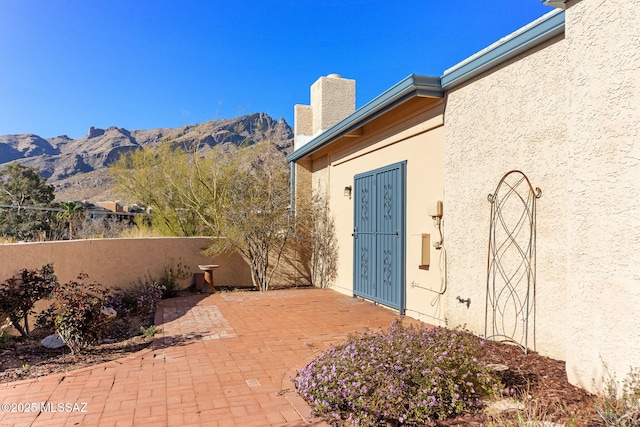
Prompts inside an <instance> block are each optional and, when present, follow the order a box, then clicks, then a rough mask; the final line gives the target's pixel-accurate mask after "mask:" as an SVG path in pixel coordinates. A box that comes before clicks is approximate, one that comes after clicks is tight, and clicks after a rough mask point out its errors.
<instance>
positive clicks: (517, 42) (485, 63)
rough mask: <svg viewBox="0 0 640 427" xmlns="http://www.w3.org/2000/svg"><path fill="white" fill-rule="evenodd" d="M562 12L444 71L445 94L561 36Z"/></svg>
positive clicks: (548, 16)
mask: <svg viewBox="0 0 640 427" xmlns="http://www.w3.org/2000/svg"><path fill="white" fill-rule="evenodd" d="M564 15H565V14H564V10H562V9H555V10H553V11H551V12H549V13H547V14H546V15H544V16H542V17H540V18H539V19H537V20H535V21H533V22H532V23H530V24H529V25H526V26H525V27H523V28H521V29H520V30H518V31H516V32H514V33H513V34H511V35H509V36H507V37H505V38H503V39H501V40H499V41H497V42H496V43H494V44H492V45H491V46H489V47H487V48H485V49H483V50H481V51H480V52H478V53H476V54H475V55H473V56H471V57H469V58H467V59H466V60H464V61H462V62H461V63H459V64H458V65H455V66H453V67H451V68H449V69H448V70H446V71H445V72H444V74H443V76H442V78H441V81H442V88H443V89H444V90H448V89H452V88H453V87H455V86H458V85H460V84H462V83H464V82H466V81H467V80H469V79H471V78H473V77H475V76H477V75H478V74H480V73H483V72H484V71H486V70H488V69H490V68H493V67H495V66H496V65H498V64H500V63H503V62H505V61H508V60H509V59H511V58H514V57H515V56H517V55H519V54H520V53H522V52H525V51H527V50H529V49H532V48H533V47H535V46H538V45H540V44H542V43H544V42H546V41H547V40H550V39H552V38H553V37H555V36H557V35H559V34H562V33H563V32H564Z"/></svg>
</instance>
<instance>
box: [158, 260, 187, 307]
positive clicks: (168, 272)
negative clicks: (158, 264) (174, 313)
mask: <svg viewBox="0 0 640 427" xmlns="http://www.w3.org/2000/svg"><path fill="white" fill-rule="evenodd" d="M187 277H189V273H188V272H187V271H186V270H185V267H184V265H183V264H182V263H181V262H179V263H178V265H177V266H176V267H175V268H174V267H173V265H172V266H170V267H165V269H164V272H163V273H162V279H160V285H161V286H162V287H163V288H164V290H163V292H162V299H165V298H174V297H177V296H178V293H179V292H180V284H179V283H178V280H181V279H186V278H187Z"/></svg>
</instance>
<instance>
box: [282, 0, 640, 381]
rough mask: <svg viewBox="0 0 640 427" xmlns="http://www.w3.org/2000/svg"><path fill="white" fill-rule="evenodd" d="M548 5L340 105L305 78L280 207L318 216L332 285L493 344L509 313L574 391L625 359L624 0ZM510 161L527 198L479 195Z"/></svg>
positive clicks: (629, 297)
mask: <svg viewBox="0 0 640 427" xmlns="http://www.w3.org/2000/svg"><path fill="white" fill-rule="evenodd" d="M551 3H553V5H554V6H557V7H558V8H556V9H553V10H552V11H551V12H550V13H548V14H546V15H545V16H543V17H541V18H540V19H538V20H536V21H534V22H532V23H531V24H529V25H527V26H525V27H523V28H522V29H520V30H518V31H516V32H514V33H513V34H511V35H508V36H507V37H505V38H503V39H502V40H500V41H498V42H497V43H495V44H493V45H491V46H489V47H487V48H486V49H484V50H482V51H481V52H479V53H477V54H476V55H473V56H472V57H470V58H468V59H466V60H465V61H463V62H461V63H460V64H457V65H455V66H454V67H452V68H450V69H448V70H446V71H445V72H444V73H443V75H441V76H419V75H411V76H409V77H407V78H406V79H404V80H402V81H401V82H399V83H398V84H397V85H395V86H393V87H391V88H389V89H388V90H387V91H385V92H384V93H382V94H380V95H379V96H378V97H376V98H375V99H373V100H371V101H370V102H368V103H367V104H365V105H364V106H362V107H361V108H359V109H358V110H355V82H354V81H353V80H349V79H344V78H342V77H340V76H338V75H329V76H326V77H321V78H320V79H319V80H318V81H316V82H315V83H314V84H313V86H312V87H311V105H297V106H296V107H295V134H296V139H295V147H294V148H295V150H294V152H293V153H292V154H291V155H289V157H288V159H289V161H290V162H291V164H292V168H291V171H292V181H293V183H292V190H293V192H294V194H293V199H294V201H295V204H297V205H300V204H302V203H307V202H308V200H309V195H310V194H312V193H315V194H319V195H323V196H325V197H326V198H327V200H328V207H329V211H330V214H331V215H332V216H333V217H334V218H335V221H336V234H337V239H338V245H339V259H338V275H337V278H336V280H335V281H334V283H333V288H334V289H336V290H338V291H340V292H343V293H345V294H353V295H356V296H360V297H363V298H366V299H370V300H372V301H374V302H376V303H378V304H381V305H385V306H388V307H390V308H393V309H395V310H399V311H400V312H401V313H403V314H406V315H407V316H411V317H415V318H418V319H421V320H424V321H425V322H427V323H431V324H445V322H446V323H447V324H448V325H450V326H455V325H466V327H467V328H470V329H471V330H473V331H475V332H476V333H479V334H485V333H487V335H496V338H498V339H499V338H502V337H503V335H504V336H509V334H508V333H507V332H509V331H504V330H503V329H509V328H510V326H508V327H506V328H505V327H504V326H505V322H506V323H508V322H509V321H510V320H511V319H510V317H514V318H516V319H517V322H516V324H515V326H514V327H513V328H512V329H514V330H515V331H510V332H515V333H516V335H518V334H519V336H520V337H522V336H523V334H524V337H525V340H524V341H523V340H522V339H521V338H518V339H514V341H516V342H518V343H520V344H521V345H524V346H526V347H528V348H532V349H536V350H537V351H539V352H540V353H542V354H545V355H548V356H551V357H554V358H557V359H561V360H565V361H566V363H567V364H566V366H567V375H568V377H569V380H570V381H571V382H572V383H574V384H576V385H579V386H581V387H584V388H587V389H592V388H593V387H594V384H597V381H599V380H600V379H602V376H603V375H604V369H605V368H604V366H605V364H606V366H607V367H608V369H609V370H611V371H614V372H616V373H617V374H618V375H624V374H625V373H626V372H627V371H628V370H629V367H630V366H640V258H638V254H639V253H640V231H639V230H640V44H639V43H638V40H640V0H630V1H625V2H621V1H617V0H616V1H608V2H602V1H596V0H574V1H568V2H566V3H564V2H562V1H557V2H548V4H551ZM513 170H517V171H521V172H522V173H523V174H524V175H518V176H520V177H521V178H520V179H519V180H518V181H517V182H518V183H519V184H526V185H525V187H527V186H528V185H529V184H530V185H531V190H532V193H531V194H532V195H533V196H532V197H530V198H527V197H529V196H528V195H527V193H526V192H522V193H520V192H518V193H516V192H512V194H508V195H507V196H505V198H504V199H499V200H501V201H504V203H498V202H497V201H496V198H495V197H493V196H492V199H493V200H494V203H490V202H489V201H488V195H489V194H493V193H494V192H495V191H496V189H497V188H498V184H499V182H500V180H501V179H502V178H503V177H504V176H505V175H506V174H507V173H508V172H510V171H513ZM525 177H526V178H525ZM509 186H512V187H515V186H516V185H515V184H514V182H509V181H507V183H506V184H504V185H503V186H502V187H501V188H500V191H504V190H505V189H507V190H508V189H510V188H511V187H509ZM536 187H539V188H540V189H541V196H540V193H538V192H537V190H536ZM502 194H504V193H502ZM495 196H497V197H498V198H500V197H502V196H501V195H498V193H496V194H495ZM536 196H540V197H539V198H536ZM514 201H522V202H524V205H523V206H524V210H523V211H518V209H519V208H518V206H516V205H519V203H514ZM503 204H504V206H502V205H503ZM499 205H500V206H499ZM512 205H513V206H512ZM523 206H520V208H522V207H523ZM492 208H493V210H492ZM502 209H504V213H503V211H502ZM518 212H520V213H518ZM492 213H493V214H496V213H497V215H494V216H493V217H492ZM501 215H503V216H501ZM519 215H522V216H519ZM520 221H521V222H520ZM502 226H506V228H507V229H510V231H506V232H505V231H503V232H502V233H503V235H501V236H499V237H500V238H501V239H502V240H500V239H499V238H497V237H496V236H497V235H498V234H499V229H500V227H502ZM510 227H511V228H510ZM490 233H493V234H492V236H493V237H492V240H491V243H490ZM527 233H529V234H528V235H527ZM523 235H524V236H525V240H526V238H527V236H528V238H529V240H528V241H529V243H530V245H529V246H527V244H526V243H525V244H524V245H521V242H520V241H519V240H521V239H522V236H523ZM510 239H511V240H510ZM490 250H492V251H493V255H490V253H491V252H490ZM515 253H517V255H518V256H521V257H520V258H518V256H515V255H513V254H515ZM512 256H513V257H512ZM501 263H502V264H501ZM496 283H497V284H498V285H497V287H496ZM522 286H525V287H524V288H522ZM527 286H529V287H528V288H527ZM516 288H517V289H516ZM501 298H502V300H501ZM496 301H497V303H496V304H493V305H492V303H495V302H496ZM523 314H524V315H523ZM518 316H520V317H518ZM500 322H502V324H501V325H500V324H499V323H500ZM495 328H498V329H497V330H498V333H494V332H495V331H496V329H495ZM593 381H596V383H594V382H593Z"/></svg>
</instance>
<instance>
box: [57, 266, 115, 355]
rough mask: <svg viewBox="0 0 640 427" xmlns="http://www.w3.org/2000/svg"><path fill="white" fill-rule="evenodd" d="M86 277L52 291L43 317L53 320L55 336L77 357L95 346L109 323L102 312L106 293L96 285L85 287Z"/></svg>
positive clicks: (82, 276) (87, 284)
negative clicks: (49, 305) (50, 304)
mask: <svg viewBox="0 0 640 427" xmlns="http://www.w3.org/2000/svg"><path fill="white" fill-rule="evenodd" d="M87 278H88V276H87V275H86V274H84V273H81V274H80V275H78V280H77V281H73V280H72V281H70V282H68V283H65V284H62V285H58V286H56V287H55V288H54V290H53V296H54V302H53V304H52V306H51V308H50V309H49V310H47V312H46V313H45V315H47V314H48V315H50V316H52V318H53V323H54V327H55V330H56V332H57V333H58V334H59V335H60V337H61V338H62V339H63V340H64V342H65V343H66V344H67V346H68V347H69V348H70V349H71V352H72V353H79V352H82V351H83V350H84V349H86V348H87V347H88V346H90V345H92V344H94V343H96V342H97V341H98V340H99V339H100V338H101V337H102V335H103V333H104V331H105V330H106V329H107V327H108V326H109V324H110V322H111V319H110V318H109V317H108V316H107V315H106V314H104V313H103V312H102V309H103V308H104V307H105V303H106V300H107V297H108V295H109V290H108V289H106V288H105V287H103V286H102V285H100V284H97V283H85V282H86V280H87Z"/></svg>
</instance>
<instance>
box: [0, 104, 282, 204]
mask: <svg viewBox="0 0 640 427" xmlns="http://www.w3.org/2000/svg"><path fill="white" fill-rule="evenodd" d="M265 139H269V140H271V141H272V142H273V143H274V144H276V146H277V147H278V149H279V150H280V151H282V152H283V153H285V154H288V153H289V152H290V151H291V150H292V148H293V130H292V129H291V127H290V126H289V125H288V124H287V123H286V122H285V120H284V119H282V118H281V119H280V120H274V119H273V118H272V117H270V116H269V115H267V114H265V113H254V114H249V115H246V116H242V117H237V118H233V119H222V120H214V121H208V122H205V123H201V124H195V125H187V126H183V127H180V128H158V129H152V130H127V129H124V128H118V127H110V128H108V129H99V128H95V127H90V128H89V131H88V132H87V134H86V135H85V136H83V137H82V138H76V139H73V138H69V137H68V136H66V135H62V136H57V137H54V138H42V137H40V136H38V135H33V134H19V135H3V136H0V168H1V167H3V166H4V165H5V164H7V163H10V162H14V161H17V162H18V163H21V164H23V165H26V166H31V167H34V168H37V169H38V170H40V174H41V175H42V176H43V177H44V178H46V179H47V182H48V183H49V184H52V185H53V186H54V187H55V194H56V199H57V200H59V201H69V200H90V201H104V200H114V199H116V198H118V195H117V194H116V193H115V192H114V188H113V180H112V179H111V178H110V176H109V173H108V171H107V167H108V166H109V165H110V164H111V163H113V162H114V161H116V160H117V159H118V158H119V157H120V156H121V155H122V154H124V153H127V152H129V151H131V150H136V149H141V148H144V147H154V146H157V145H159V144H161V143H162V142H163V141H169V140H171V141H173V142H176V143H181V144H183V145H184V146H189V147H193V146H196V143H197V144H198V146H200V147H203V148H206V147H212V146H214V145H218V144H234V145H240V144H248V145H251V144H254V143H256V142H260V141H262V140H265Z"/></svg>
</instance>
